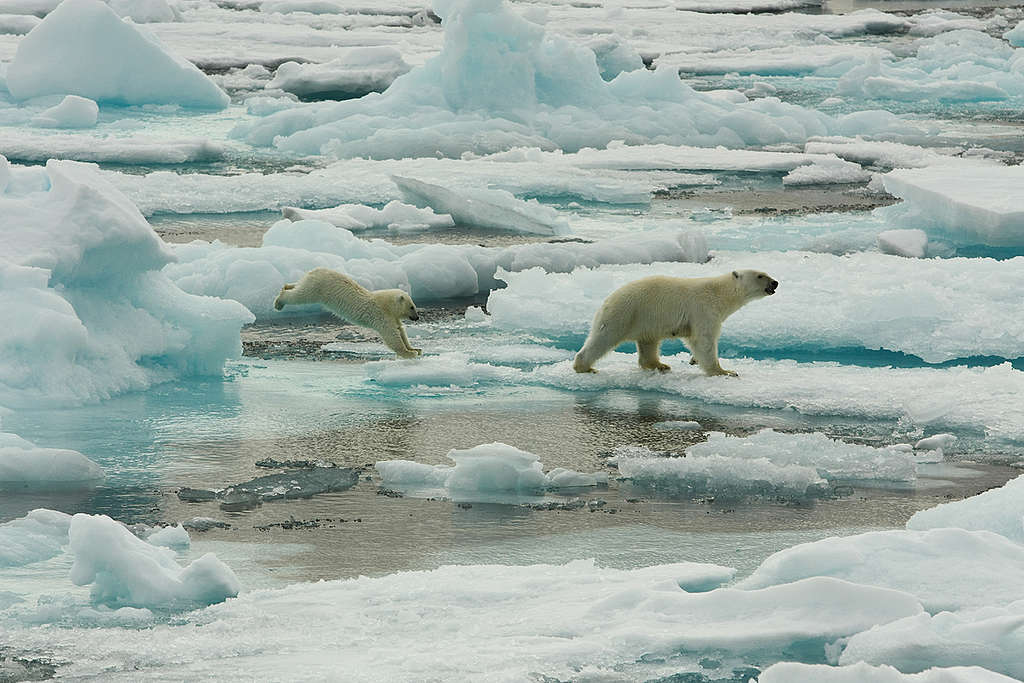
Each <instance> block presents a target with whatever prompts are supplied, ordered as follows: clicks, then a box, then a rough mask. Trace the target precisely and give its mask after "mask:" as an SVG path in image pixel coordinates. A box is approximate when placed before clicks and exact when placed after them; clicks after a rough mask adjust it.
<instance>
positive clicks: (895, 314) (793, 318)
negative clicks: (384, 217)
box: [487, 199, 1024, 363]
mask: <svg viewBox="0 0 1024 683" xmlns="http://www.w3.org/2000/svg"><path fill="white" fill-rule="evenodd" d="M1006 201H1012V200H1010V199H1007V200H1006ZM1021 263H1022V260H1021V259H1010V260H1006V261H992V260H988V259H941V260H940V259H929V260H927V261H919V260H908V259H903V258H898V257H893V256H886V255H882V254H877V253H855V254H850V255H848V256H832V255H830V254H808V253H806V252H799V251H793V252H781V253H780V252H758V253H741V252H718V253H716V254H715V257H714V258H713V259H712V260H711V261H709V262H708V263H705V264H700V263H692V264H660V265H659V264H654V265H650V266H643V267H640V266H617V267H602V268H597V269H593V270H578V271H575V272H573V273H571V274H560V273H542V272H540V271H537V270H526V271H522V272H518V273H499V274H498V276H497V277H498V278H499V279H501V280H504V281H505V282H506V283H508V287H507V288H505V289H500V290H495V291H493V292H492V293H491V295H490V297H489V298H488V302H487V310H488V311H489V312H490V313H491V319H492V321H493V324H494V325H495V326H497V327H499V328H501V329H506V330H529V331H532V332H535V333H544V334H549V335H555V336H559V337H566V338H571V339H572V340H573V341H574V342H576V343H582V341H583V339H584V337H585V336H586V334H587V332H588V331H589V329H590V323H591V320H592V319H593V316H594V313H595V312H596V311H597V309H598V308H599V307H600V305H601V302H602V301H603V300H604V299H605V297H606V296H607V295H608V294H610V293H611V292H612V291H613V290H614V289H616V288H617V287H620V286H622V285H623V284H625V283H626V282H629V281H630V280H635V279H638V278H640V277H644V276H648V275H656V274H657V275H672V276H679V277H704V276H709V275H718V274H720V273H722V272H728V271H729V270H734V269H738V268H739V269H742V268H754V269H757V270H763V271H765V272H767V273H769V274H771V276H772V277H774V278H775V279H777V280H778V281H779V282H780V285H779V289H778V293H777V294H776V295H775V296H773V297H771V298H769V299H765V300H762V301H756V302H753V303H751V304H749V305H747V306H745V307H744V308H742V309H741V310H740V311H738V312H737V313H735V314H734V315H732V316H731V317H730V318H729V319H728V320H727V321H726V322H725V323H724V325H723V326H722V337H721V342H720V346H721V347H723V348H726V347H733V348H741V349H745V350H756V351H758V352H764V351H766V350H775V351H777V352H778V351H782V350H784V349H790V350H797V349H804V350H806V349H815V350H821V349H843V348H857V349H885V350H889V351H898V352H902V353H906V354H912V355H915V356H918V357H919V358H921V359H923V360H925V361H927V362H929V363H939V362H943V361H948V360H952V359H955V358H968V357H971V356H978V355H991V356H997V357H1000V358H1006V359H1015V358H1020V357H1024V327H1022V328H1020V329H1018V327H1017V326H1018V322H1017V321H1018V320H1019V316H1017V315H1016V311H1017V309H1018V304H1019V302H1018V298H1017V296H1016V293H1015V292H1017V291H1019V289H1020V288H1021V287H1024V280H1021V278H1024V270H1022V269H1021ZM822 273H828V277H826V278H823V277H822ZM1018 281H1019V284H1015V283H1018ZM551 291H558V292H559V296H558V299H557V300H551V299H550V297H549V296H548V292H551ZM812 311H813V314H811V312H812ZM992 320H999V321H1000V323H999V325H998V326H996V327H993V325H992V322H991V321H992Z"/></svg>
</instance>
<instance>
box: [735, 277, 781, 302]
mask: <svg viewBox="0 0 1024 683" xmlns="http://www.w3.org/2000/svg"><path fill="white" fill-rule="evenodd" d="M732 277H733V281H734V282H735V283H736V284H737V286H739V287H740V288H741V289H742V290H743V291H744V293H745V294H746V296H747V299H759V298H761V297H763V296H770V295H772V294H774V293H775V290H776V289H778V287H779V281H778V280H776V279H775V278H773V277H772V276H771V275H769V274H768V273H762V272H761V271H760V270H734V271H732Z"/></svg>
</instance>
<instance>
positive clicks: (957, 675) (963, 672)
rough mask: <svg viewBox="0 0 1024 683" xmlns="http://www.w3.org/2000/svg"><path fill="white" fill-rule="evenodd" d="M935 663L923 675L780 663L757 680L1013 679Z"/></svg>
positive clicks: (968, 682) (938, 682)
mask: <svg viewBox="0 0 1024 683" xmlns="http://www.w3.org/2000/svg"><path fill="white" fill-rule="evenodd" d="M932 664H933V662H932V661H930V662H928V663H927V664H925V666H927V667H928V668H927V669H925V670H923V671H921V672H919V673H901V672H900V670H899V669H897V668H895V667H892V666H888V665H885V664H883V665H881V666H871V665H870V664H864V663H858V664H850V665H848V666H840V667H835V666H829V665H827V664H799V663H797V662H779V663H778V664H773V665H772V666H770V667H768V668H767V669H765V670H764V671H762V672H761V675H760V676H758V677H757V680H758V683H1010V682H1011V681H1012V680H1013V679H1012V678H1007V677H1006V676H1003V675H1001V674H998V673H995V672H993V671H988V670H987V669H983V668H981V667H976V666H951V667H948V668H942V667H938V666H932Z"/></svg>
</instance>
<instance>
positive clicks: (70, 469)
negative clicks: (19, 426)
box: [0, 432, 104, 492]
mask: <svg viewBox="0 0 1024 683" xmlns="http://www.w3.org/2000/svg"><path fill="white" fill-rule="evenodd" d="M103 476H104V475H103V469H102V468H101V467H100V466H99V465H97V464H96V463H94V462H93V461H92V460H89V458H87V457H85V456H84V455H82V454H81V453H79V452H78V451H72V450H68V449H62V448H39V447H38V446H36V445H35V444H34V443H32V442H30V441H27V440H25V439H22V438H21V437H19V436H18V435H16V434H11V433H10V432H0V490H4V491H8V492H10V491H12V490H14V491H17V490H25V489H36V488H53V487H61V488H69V487H71V488H73V487H87V486H90V485H95V484H96V483H98V482H99V481H101V480H102V479H103Z"/></svg>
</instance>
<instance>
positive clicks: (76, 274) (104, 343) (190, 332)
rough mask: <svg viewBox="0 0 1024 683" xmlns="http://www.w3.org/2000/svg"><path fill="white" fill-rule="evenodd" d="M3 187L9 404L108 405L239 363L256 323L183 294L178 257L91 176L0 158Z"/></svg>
mask: <svg viewBox="0 0 1024 683" xmlns="http://www.w3.org/2000/svg"><path fill="white" fill-rule="evenodd" d="M0 187H2V188H5V189H4V190H3V191H2V192H0V212H2V213H3V215H4V221H3V223H0V253H2V254H3V257H0V283H2V285H3V287H2V289H0V303H2V306H3V308H4V310H5V311H6V312H7V314H8V316H9V317H8V320H10V321H12V324H9V325H7V326H5V327H4V328H3V330H2V331H0V349H2V354H0V358H2V360H0V404H2V405H8V406H10V405H12V404H13V405H17V406H19V407H21V406H23V405H25V404H28V403H31V401H33V400H50V401H59V402H68V403H75V402H80V401H88V400H97V399H102V398H106V397H109V396H111V395H114V394H117V393H120V392H122V391H127V390H133V389H135V390H137V389H144V388H146V387H149V386H151V385H152V384H154V383H155V382H160V381H166V380H169V379H173V378H175V377H180V376H183V375H191V374H214V373H216V374H219V373H220V372H221V371H222V367H223V363H224V360H225V359H226V358H229V357H233V356H236V355H238V354H239V353H240V351H241V343H240V340H239V338H238V331H239V329H240V327H241V326H242V325H244V324H246V323H248V322H250V321H251V320H252V316H251V315H250V314H249V313H248V311H246V310H245V309H244V308H243V307H241V306H240V305H239V304H237V303H236V302H232V301H221V300H218V299H212V298H207V297H198V296H193V295H190V294H186V293H185V292H183V291H181V290H180V289H179V288H178V287H176V286H175V285H174V284H173V283H172V282H171V280H170V279H169V278H168V277H167V276H166V275H164V274H162V273H161V272H160V268H162V267H163V266H164V265H166V264H167V263H169V262H170V261H173V260H174V256H173V253H172V252H171V250H170V249H169V248H168V247H167V245H166V244H164V243H163V242H162V241H161V240H160V238H159V237H157V235H156V233H154V232H153V229H152V228H151V227H150V226H149V225H148V224H147V223H146V221H145V219H144V218H143V217H142V216H141V215H140V214H139V212H138V211H137V210H136V209H135V207H134V206H133V205H132V204H131V202H129V201H128V200H127V199H126V198H125V197H124V196H123V195H122V194H120V193H119V192H117V190H115V189H114V188H112V187H111V186H110V185H109V184H107V183H106V182H105V181H104V180H102V179H101V178H99V177H98V176H97V174H96V173H95V171H94V170H93V169H92V168H91V167H89V166H85V165H81V164H76V163H74V162H60V161H51V162H49V163H48V164H47V165H46V166H45V167H34V168H24V169H20V168H10V167H9V166H8V165H7V163H6V160H4V159H3V158H2V157H0Z"/></svg>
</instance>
